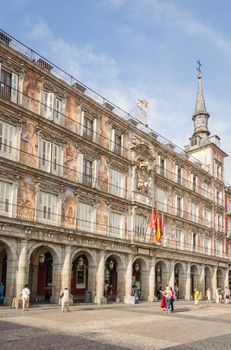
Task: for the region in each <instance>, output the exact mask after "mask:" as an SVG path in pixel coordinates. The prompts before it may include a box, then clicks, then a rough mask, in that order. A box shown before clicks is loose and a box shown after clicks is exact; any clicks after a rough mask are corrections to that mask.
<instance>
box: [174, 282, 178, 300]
mask: <svg viewBox="0 0 231 350" xmlns="http://www.w3.org/2000/svg"><path fill="white" fill-rule="evenodd" d="M174 293H175V298H176V299H179V287H178V285H177V284H176V285H175V287H174Z"/></svg>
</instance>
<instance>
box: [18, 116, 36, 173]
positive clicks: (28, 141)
mask: <svg viewBox="0 0 231 350" xmlns="http://www.w3.org/2000/svg"><path fill="white" fill-rule="evenodd" d="M20 161H21V162H23V163H25V164H27V165H30V166H33V167H34V168H35V167H37V164H38V134H37V132H36V125H35V124H34V123H33V122H31V121H30V120H27V121H26V123H24V124H23V126H22V133H21V154H20Z"/></svg>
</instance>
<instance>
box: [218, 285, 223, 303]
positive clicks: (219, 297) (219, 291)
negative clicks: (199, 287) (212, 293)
mask: <svg viewBox="0 0 231 350" xmlns="http://www.w3.org/2000/svg"><path fill="white" fill-rule="evenodd" d="M222 293H223V291H222V289H221V288H217V289H216V303H217V304H219V303H221V302H222Z"/></svg>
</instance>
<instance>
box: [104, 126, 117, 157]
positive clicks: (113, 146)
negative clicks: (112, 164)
mask: <svg viewBox="0 0 231 350" xmlns="http://www.w3.org/2000/svg"><path fill="white" fill-rule="evenodd" d="M103 136H105V135H103ZM114 149H115V129H112V131H111V151H112V152H113V151H114Z"/></svg>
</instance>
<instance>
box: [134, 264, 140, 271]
mask: <svg viewBox="0 0 231 350" xmlns="http://www.w3.org/2000/svg"><path fill="white" fill-rule="evenodd" d="M139 269H140V265H139V264H138V263H136V264H135V271H136V272H138V271H139Z"/></svg>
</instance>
